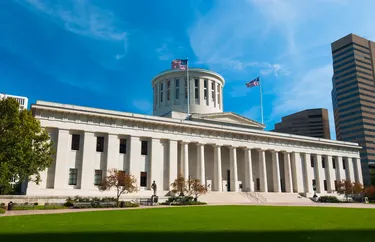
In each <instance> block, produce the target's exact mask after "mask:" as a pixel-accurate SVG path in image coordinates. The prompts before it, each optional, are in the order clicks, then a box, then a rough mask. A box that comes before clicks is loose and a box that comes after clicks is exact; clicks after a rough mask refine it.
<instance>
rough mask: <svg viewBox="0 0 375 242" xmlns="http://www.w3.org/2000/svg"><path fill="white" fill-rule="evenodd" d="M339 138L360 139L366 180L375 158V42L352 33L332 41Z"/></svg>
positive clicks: (333, 92)
mask: <svg viewBox="0 0 375 242" xmlns="http://www.w3.org/2000/svg"><path fill="white" fill-rule="evenodd" d="M331 48H332V57H333V72H334V75H333V78H332V83H333V89H332V102H333V109H334V117H335V126H336V137H337V140H342V141H350V142H356V143H359V144H360V146H362V147H363V149H362V150H361V164H362V172H363V179H364V182H365V184H368V183H369V165H373V164H374V161H375V122H374V120H375V84H374V69H375V68H374V59H375V43H374V42H372V41H369V40H367V39H364V38H361V37H359V36H357V35H354V34H349V35H347V36H345V37H343V38H341V39H339V40H337V41H335V42H333V43H332V44H331Z"/></svg>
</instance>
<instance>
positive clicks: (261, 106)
mask: <svg viewBox="0 0 375 242" xmlns="http://www.w3.org/2000/svg"><path fill="white" fill-rule="evenodd" d="M259 92H260V114H261V116H262V124H264V122H263V97H262V82H261V80H260V77H259Z"/></svg>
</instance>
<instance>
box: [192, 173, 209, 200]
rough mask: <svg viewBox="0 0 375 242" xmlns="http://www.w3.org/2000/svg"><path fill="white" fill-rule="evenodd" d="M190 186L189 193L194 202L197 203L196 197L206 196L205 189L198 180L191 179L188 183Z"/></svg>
mask: <svg viewBox="0 0 375 242" xmlns="http://www.w3.org/2000/svg"><path fill="white" fill-rule="evenodd" d="M189 184H190V191H191V193H192V194H193V195H194V200H195V201H198V197H199V196H200V195H202V194H206V192H207V188H206V187H205V186H204V185H203V184H201V181H200V180H199V179H196V178H193V179H191V181H190V182H189Z"/></svg>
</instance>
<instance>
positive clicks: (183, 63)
mask: <svg viewBox="0 0 375 242" xmlns="http://www.w3.org/2000/svg"><path fill="white" fill-rule="evenodd" d="M187 62H188V60H187V59H186V60H181V59H176V60H173V61H172V70H176V69H177V70H186V69H187Z"/></svg>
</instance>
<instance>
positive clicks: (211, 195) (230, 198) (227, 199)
mask: <svg viewBox="0 0 375 242" xmlns="http://www.w3.org/2000/svg"><path fill="white" fill-rule="evenodd" d="M198 200H199V201H201V202H206V203H208V204H255V203H257V201H256V200H254V199H252V198H251V197H250V196H248V195H247V194H246V192H208V193H206V194H205V195H202V196H200V197H199V199H198Z"/></svg>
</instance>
